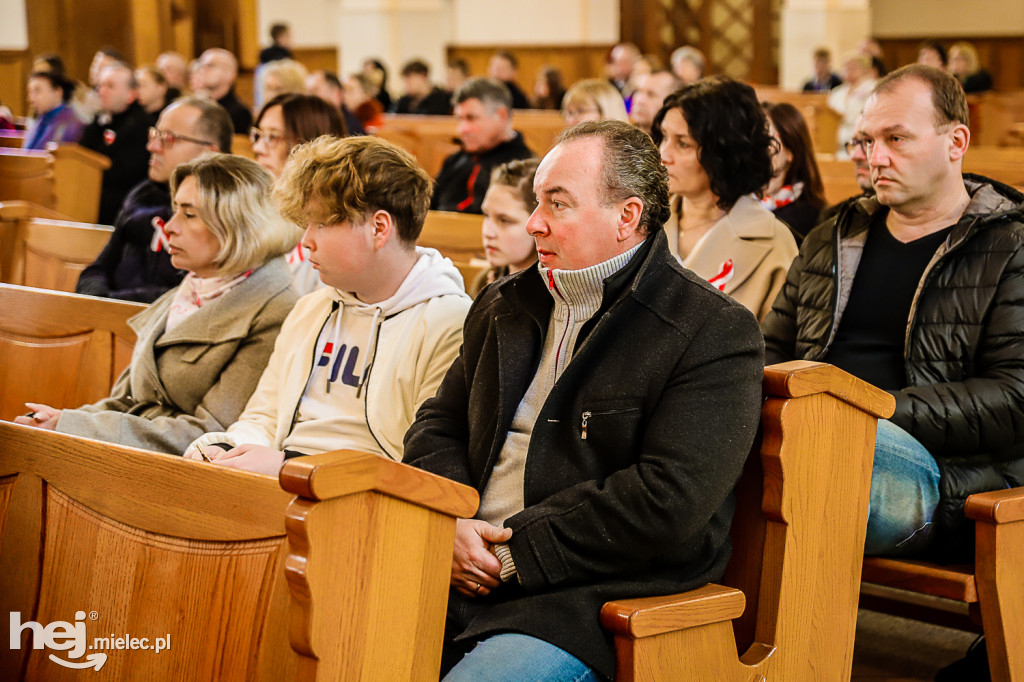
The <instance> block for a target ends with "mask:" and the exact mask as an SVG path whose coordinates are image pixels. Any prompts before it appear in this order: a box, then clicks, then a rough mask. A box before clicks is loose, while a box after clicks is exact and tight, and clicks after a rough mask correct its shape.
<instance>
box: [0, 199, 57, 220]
mask: <svg viewBox="0 0 1024 682" xmlns="http://www.w3.org/2000/svg"><path fill="white" fill-rule="evenodd" d="M25 218H47V219H49V220H71V218H70V217H69V216H66V215H64V214H63V213H60V212H59V211H54V210H53V209H52V208H46V207H45V206H40V205H39V204H36V203H33V202H31V201H21V200H20V199H15V200H12V201H3V202H0V220H21V219H25Z"/></svg>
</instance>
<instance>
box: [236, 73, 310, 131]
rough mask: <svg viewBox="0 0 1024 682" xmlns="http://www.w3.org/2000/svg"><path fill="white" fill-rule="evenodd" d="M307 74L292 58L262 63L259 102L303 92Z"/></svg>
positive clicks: (259, 78)
mask: <svg viewBox="0 0 1024 682" xmlns="http://www.w3.org/2000/svg"><path fill="white" fill-rule="evenodd" d="M308 75H309V73H308V72H307V71H306V67H305V66H303V65H302V64H300V63H299V62H297V61H295V60H294V59H278V60H275V61H272V62H267V63H266V64H263V65H262V66H261V67H260V69H259V77H258V80H259V95H260V102H261V103H262V102H269V101H270V100H272V99H274V98H275V97H277V96H278V95H285V94H288V93H302V92H305V91H306V77H307V76H308ZM239 132H242V131H239Z"/></svg>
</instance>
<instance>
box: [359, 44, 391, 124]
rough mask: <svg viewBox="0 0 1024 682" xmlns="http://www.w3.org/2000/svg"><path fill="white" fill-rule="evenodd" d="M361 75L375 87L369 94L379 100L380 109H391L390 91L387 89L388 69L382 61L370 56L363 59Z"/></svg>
mask: <svg viewBox="0 0 1024 682" xmlns="http://www.w3.org/2000/svg"><path fill="white" fill-rule="evenodd" d="M363 75H365V76H366V77H367V78H369V79H370V82H371V83H372V84H373V87H374V88H375V92H374V93H373V94H372V95H371V97H373V98H374V99H376V100H377V101H378V102H380V106H381V111H391V93H390V92H389V91H388V69H387V67H386V66H384V62H382V61H381V60H379V59H377V58H376V57H371V58H370V59H365V60H363Z"/></svg>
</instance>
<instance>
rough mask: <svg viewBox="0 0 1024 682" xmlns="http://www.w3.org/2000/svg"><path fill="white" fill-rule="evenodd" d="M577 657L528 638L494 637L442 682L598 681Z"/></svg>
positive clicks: (475, 648) (481, 645)
mask: <svg viewBox="0 0 1024 682" xmlns="http://www.w3.org/2000/svg"><path fill="white" fill-rule="evenodd" d="M597 680H598V678H597V676H596V675H595V674H594V671H592V670H591V669H590V668H588V667H587V666H586V665H584V664H583V662H582V661H580V660H579V659H578V658H576V657H574V656H572V655H570V654H568V653H566V652H565V651H563V650H561V649H559V648H558V647H556V646H555V645H554V644H548V643H547V642H545V641H544V640H542V639H537V638H536V637H530V636H529V635H520V634H504V635H494V636H492V637H488V638H487V639H485V640H483V641H482V642H480V643H479V644H477V645H476V646H475V647H474V648H473V650H472V651H470V652H469V653H468V654H466V657H465V658H463V659H462V660H461V661H459V663H458V665H456V666H455V667H454V668H452V670H451V672H449V673H448V674H447V675H445V678H444V680H443V682H597Z"/></svg>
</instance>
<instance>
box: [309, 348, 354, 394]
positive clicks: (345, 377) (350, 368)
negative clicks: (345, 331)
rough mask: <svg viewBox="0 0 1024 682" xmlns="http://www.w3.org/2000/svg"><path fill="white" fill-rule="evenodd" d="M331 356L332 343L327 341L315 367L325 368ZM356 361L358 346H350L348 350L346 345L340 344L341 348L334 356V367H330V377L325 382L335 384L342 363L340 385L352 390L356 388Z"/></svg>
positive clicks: (332, 353)
mask: <svg viewBox="0 0 1024 682" xmlns="http://www.w3.org/2000/svg"><path fill="white" fill-rule="evenodd" d="M346 351H347V353H346ZM332 355H334V343H333V342H331V341H328V342H327V343H326V344H325V345H324V349H323V351H322V352H321V353H320V360H319V361H318V362H317V363H316V366H317V367H326V366H327V365H328V364H330V362H331V356H332ZM346 358H347V359H346ZM358 361H359V346H352V347H351V348H349V347H348V346H347V345H346V344H344V343H343V344H341V347H340V348H339V349H338V354H337V355H335V356H334V366H333V367H331V371H330V375H329V376H328V379H327V380H328V381H329V382H331V383H334V382H336V381H337V380H338V371H339V370H340V369H341V367H342V363H344V366H345V372H344V373H343V374H342V375H341V383H343V384H345V385H346V386H351V387H353V388H356V387H358V386H359V377H358V376H356V374H355V368H356V363H357V362H358Z"/></svg>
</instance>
